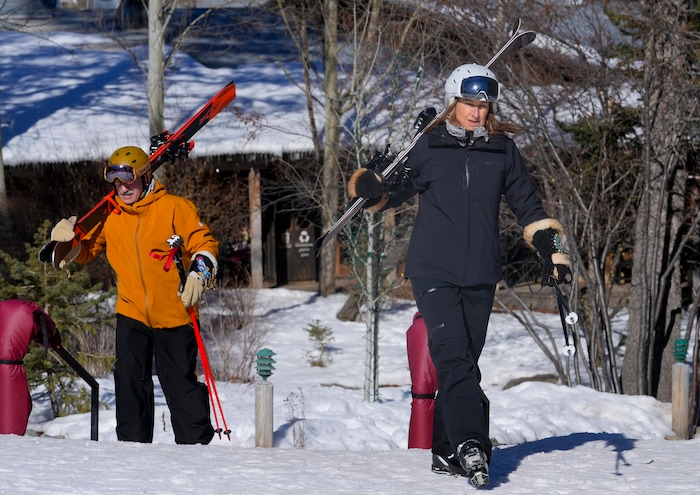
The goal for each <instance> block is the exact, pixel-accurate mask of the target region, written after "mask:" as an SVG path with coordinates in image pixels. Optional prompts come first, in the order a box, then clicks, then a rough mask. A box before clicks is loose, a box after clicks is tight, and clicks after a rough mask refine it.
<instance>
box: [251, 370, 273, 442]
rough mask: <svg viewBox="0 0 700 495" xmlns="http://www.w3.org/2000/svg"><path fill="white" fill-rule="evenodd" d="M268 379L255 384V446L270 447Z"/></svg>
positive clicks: (270, 404)
mask: <svg viewBox="0 0 700 495" xmlns="http://www.w3.org/2000/svg"><path fill="white" fill-rule="evenodd" d="M273 390H274V386H273V385H272V383H270V382H268V381H264V380H263V381H261V382H258V383H256V384H255V446H256V447H266V448H270V447H272V405H273V401H272V396H273V394H272V392H273Z"/></svg>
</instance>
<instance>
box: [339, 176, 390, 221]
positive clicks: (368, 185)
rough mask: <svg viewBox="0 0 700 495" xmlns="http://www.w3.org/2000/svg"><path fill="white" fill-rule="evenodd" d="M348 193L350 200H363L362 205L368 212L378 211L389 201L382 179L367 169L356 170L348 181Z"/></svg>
mask: <svg viewBox="0 0 700 495" xmlns="http://www.w3.org/2000/svg"><path fill="white" fill-rule="evenodd" d="M348 193H349V194H350V197H351V198H353V199H354V198H365V199H367V201H366V202H365V204H364V205H363V207H364V208H365V209H367V210H368V211H379V210H381V209H382V207H383V206H384V205H385V204H386V202H387V201H388V200H389V195H388V193H387V192H386V191H385V182H384V178H383V177H382V176H381V175H379V174H378V173H377V172H375V171H373V170H370V169H368V168H358V169H357V170H355V171H354V172H353V174H352V175H351V176H350V180H349V181H348Z"/></svg>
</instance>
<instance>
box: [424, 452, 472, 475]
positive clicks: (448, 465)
mask: <svg viewBox="0 0 700 495" xmlns="http://www.w3.org/2000/svg"><path fill="white" fill-rule="evenodd" d="M431 469H432V470H433V472H434V473H438V474H451V475H453V476H466V475H467V472H466V471H465V470H464V469H462V466H460V465H459V461H458V460H457V458H456V457H455V455H454V454H452V455H450V456H446V455H441V454H433V465H432V467H431Z"/></svg>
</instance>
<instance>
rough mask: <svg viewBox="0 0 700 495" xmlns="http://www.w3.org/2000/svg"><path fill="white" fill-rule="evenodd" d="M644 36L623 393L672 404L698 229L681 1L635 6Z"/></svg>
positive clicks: (691, 98) (693, 94)
mask: <svg viewBox="0 0 700 495" xmlns="http://www.w3.org/2000/svg"><path fill="white" fill-rule="evenodd" d="M640 7H641V12H642V16H643V19H642V20H643V30H644V31H643V32H644V36H643V39H644V71H643V74H642V79H641V82H642V84H643V88H642V90H643V91H642V98H643V100H642V110H641V119H642V125H643V131H644V135H645V136H646V139H645V141H644V148H643V154H642V161H641V164H642V170H641V176H642V182H643V187H642V194H641V196H640V198H639V208H638V214H637V223H636V228H635V246H634V268H633V270H632V296H631V301H630V321H629V328H628V335H627V351H626V354H625V360H624V364H623V368H622V384H623V388H624V392H625V393H629V394H647V395H653V396H655V397H657V398H659V399H661V400H664V401H670V399H671V365H672V364H673V363H674V362H675V360H674V357H673V347H674V342H675V340H676V339H678V338H680V320H681V313H682V307H681V287H680V284H681V263H680V261H681V253H682V250H683V248H684V246H685V244H686V243H687V240H688V238H689V235H691V234H692V233H693V232H694V231H695V229H696V228H697V225H698V222H699V221H700V217H699V216H698V212H697V210H689V209H687V208H686V206H687V205H686V202H685V196H686V190H687V179H688V171H687V168H686V160H687V157H688V150H689V148H688V146H689V143H688V140H687V139H686V137H687V136H688V135H691V134H692V133H693V132H694V133H695V134H697V128H695V129H689V127H688V126H689V124H690V122H692V120H689V119H688V116H689V115H695V116H697V112H698V111H697V101H698V98H697V96H698V89H697V86H696V85H695V84H694V83H693V81H692V73H691V65H690V64H689V60H690V58H691V57H690V53H691V44H690V39H689V37H688V34H687V27H688V21H689V15H690V12H689V10H688V2H687V1H685V0H661V1H642V2H640Z"/></svg>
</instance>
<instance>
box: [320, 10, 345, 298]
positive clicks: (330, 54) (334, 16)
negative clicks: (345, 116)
mask: <svg viewBox="0 0 700 495" xmlns="http://www.w3.org/2000/svg"><path fill="white" fill-rule="evenodd" d="M323 14H324V21H325V27H324V32H323V72H324V88H323V91H324V94H325V97H326V102H325V106H324V115H325V120H326V123H325V136H324V138H323V167H322V174H321V175H322V182H323V186H322V187H323V194H322V205H321V224H322V227H323V230H324V231H327V230H328V229H329V228H330V227H331V226H332V225H333V222H334V221H335V219H336V216H337V213H338V154H337V152H336V150H337V149H338V147H339V145H340V94H339V93H340V88H339V86H338V2H337V0H324V2H323ZM335 249H336V240H335V238H333V239H331V240H330V242H328V244H327V245H326V247H325V248H324V249H323V250H322V251H321V259H320V263H319V266H320V269H319V272H320V274H319V294H320V295H321V296H323V297H327V296H329V295H331V294H333V293H335Z"/></svg>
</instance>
